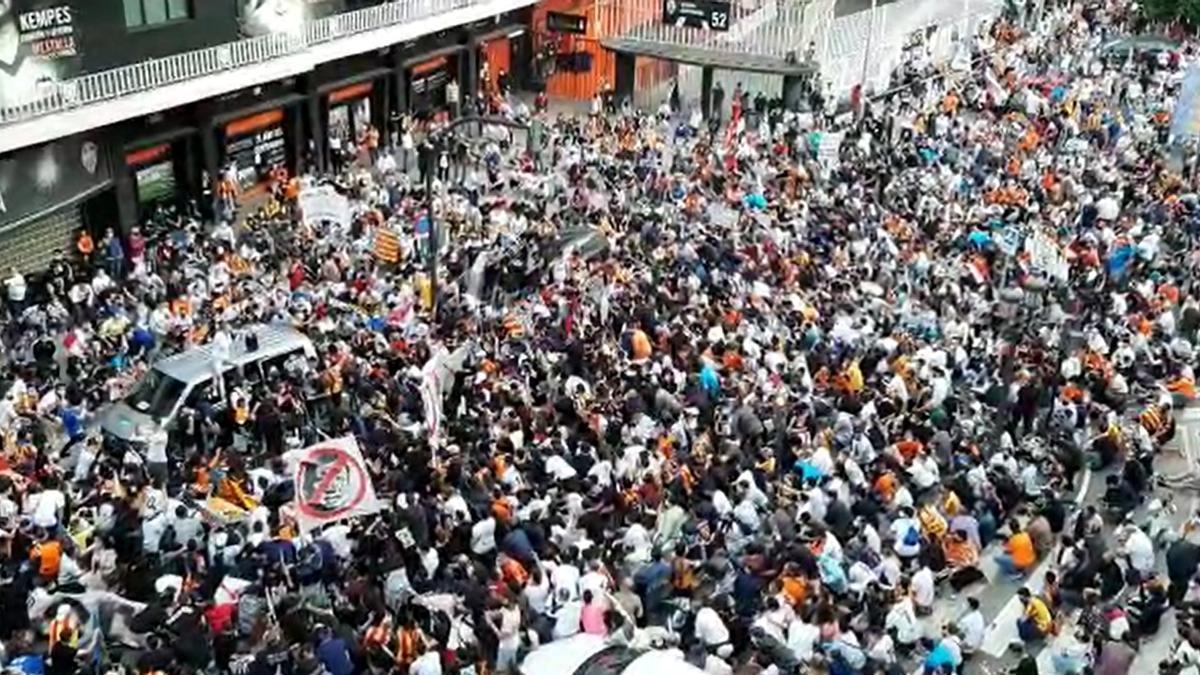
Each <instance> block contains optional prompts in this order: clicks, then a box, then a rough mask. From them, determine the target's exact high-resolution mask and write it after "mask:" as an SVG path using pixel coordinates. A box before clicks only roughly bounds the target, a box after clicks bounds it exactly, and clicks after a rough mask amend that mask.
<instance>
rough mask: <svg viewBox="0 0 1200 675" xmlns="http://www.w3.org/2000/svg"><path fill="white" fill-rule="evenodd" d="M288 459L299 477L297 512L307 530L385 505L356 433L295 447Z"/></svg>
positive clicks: (294, 478)
mask: <svg viewBox="0 0 1200 675" xmlns="http://www.w3.org/2000/svg"><path fill="white" fill-rule="evenodd" d="M284 459H285V460H286V461H287V463H288V466H290V467H292V472H293V474H292V479H293V480H294V481H295V486H296V497H295V516H296V522H297V524H299V525H300V529H301V531H303V532H308V531H310V530H313V529H316V528H318V527H322V526H324V525H328V524H330V523H336V522H338V521H341V520H346V519H347V518H353V517H355V516H363V515H368V514H372V513H378V512H379V511H380V510H381V508H382V505H381V504H380V503H379V500H378V499H377V498H376V496H375V486H374V484H372V482H371V476H370V474H369V473H368V472H367V465H366V463H365V462H363V458H362V454H361V453H360V452H359V450H358V443H357V442H356V441H355V440H354V438H353V437H352V436H347V437H345V438H338V439H334V440H330V441H325V442H323V443H318V444H316V445H313V446H310V447H307V448H304V449H302V450H293V451H291V452H289V453H287V454H286V455H284Z"/></svg>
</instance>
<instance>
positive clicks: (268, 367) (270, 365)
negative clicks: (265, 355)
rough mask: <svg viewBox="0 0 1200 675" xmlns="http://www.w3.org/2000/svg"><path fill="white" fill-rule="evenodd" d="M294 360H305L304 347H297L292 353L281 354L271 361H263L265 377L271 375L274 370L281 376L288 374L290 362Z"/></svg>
mask: <svg viewBox="0 0 1200 675" xmlns="http://www.w3.org/2000/svg"><path fill="white" fill-rule="evenodd" d="M294 358H300V359H304V348H303V347H297V348H296V349H293V350H291V351H290V352H284V353H283V354H280V355H278V356H273V357H271V358H269V359H266V360H264V361H262V362H261V363H262V371H263V375H264V376H265V375H267V374H269V373H271V372H272V371H273V370H274V371H278V373H279V374H281V375H282V374H284V373H287V370H288V362H289V361H291V360H292V359H294Z"/></svg>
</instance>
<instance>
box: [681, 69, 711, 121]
mask: <svg viewBox="0 0 1200 675" xmlns="http://www.w3.org/2000/svg"><path fill="white" fill-rule="evenodd" d="M712 88H713V67H712V66H704V67H702V68H701V69H700V112H701V113H703V114H704V119H708V114H709V112H710V111H711V110H712ZM681 98H682V97H681Z"/></svg>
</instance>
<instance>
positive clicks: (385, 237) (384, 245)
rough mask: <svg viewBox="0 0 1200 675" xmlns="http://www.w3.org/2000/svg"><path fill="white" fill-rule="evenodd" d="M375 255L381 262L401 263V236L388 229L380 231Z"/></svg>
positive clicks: (376, 236)
mask: <svg viewBox="0 0 1200 675" xmlns="http://www.w3.org/2000/svg"><path fill="white" fill-rule="evenodd" d="M374 253H375V259H376V260H378V261H379V262H385V263H392V264H395V263H397V262H400V236H399V235H397V234H396V233H395V232H393V231H391V230H389V229H387V228H382V229H380V230H379V232H378V233H376V235H375V251H374Z"/></svg>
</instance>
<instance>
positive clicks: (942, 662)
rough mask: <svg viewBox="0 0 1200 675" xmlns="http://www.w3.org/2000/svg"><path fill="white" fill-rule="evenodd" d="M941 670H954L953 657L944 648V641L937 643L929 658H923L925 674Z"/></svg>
mask: <svg viewBox="0 0 1200 675" xmlns="http://www.w3.org/2000/svg"><path fill="white" fill-rule="evenodd" d="M943 668H950V669H951V670H953V669H954V655H953V654H951V653H950V650H949V649H947V648H946V643H945V641H941V642H938V643H937V646H936V647H934V648H933V651H931V652H929V656H926V657H925V672H927V673H933V672H937V671H938V670H940V669H943Z"/></svg>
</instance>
